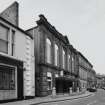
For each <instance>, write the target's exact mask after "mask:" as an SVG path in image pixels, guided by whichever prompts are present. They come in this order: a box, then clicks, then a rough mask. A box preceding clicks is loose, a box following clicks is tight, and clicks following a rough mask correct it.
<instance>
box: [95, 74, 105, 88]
mask: <svg viewBox="0 0 105 105" xmlns="http://www.w3.org/2000/svg"><path fill="white" fill-rule="evenodd" d="M96 81H97V84H96V86H97V88H105V75H101V74H96Z"/></svg>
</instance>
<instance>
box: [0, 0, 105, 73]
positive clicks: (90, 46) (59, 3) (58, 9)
mask: <svg viewBox="0 0 105 105" xmlns="http://www.w3.org/2000/svg"><path fill="white" fill-rule="evenodd" d="M13 1H14V0H0V12H1V11H2V10H3V9H5V8H6V7H8V6H9V5H10V4H11V3H13ZM17 1H18V2H19V6H20V7H19V19H20V23H19V24H20V27H21V28H23V29H28V28H30V27H33V26H36V23H35V21H36V20H38V19H39V18H38V15H39V14H44V15H45V17H46V18H47V19H48V21H49V22H50V23H51V24H52V25H54V26H55V27H56V29H57V30H58V31H59V32H60V33H62V34H63V35H67V36H68V38H69V41H70V43H71V44H72V45H73V46H74V47H75V48H76V49H78V50H79V51H80V52H82V54H83V55H84V56H85V57H86V58H87V59H88V60H89V61H90V62H91V63H92V64H93V66H94V69H95V71H96V72H97V73H101V74H105V47H104V45H105V0H17Z"/></svg>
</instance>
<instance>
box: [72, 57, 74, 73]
mask: <svg viewBox="0 0 105 105" xmlns="http://www.w3.org/2000/svg"><path fill="white" fill-rule="evenodd" d="M72 72H73V73H74V57H73V56H72Z"/></svg>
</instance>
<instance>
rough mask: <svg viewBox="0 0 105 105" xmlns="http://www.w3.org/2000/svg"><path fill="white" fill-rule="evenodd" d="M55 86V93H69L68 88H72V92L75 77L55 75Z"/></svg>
mask: <svg viewBox="0 0 105 105" xmlns="http://www.w3.org/2000/svg"><path fill="white" fill-rule="evenodd" d="M55 84H56V85H55V86H56V93H58V94H59V93H63V94H65V93H70V89H72V92H75V91H76V87H75V86H76V84H77V83H76V79H75V78H74V77H72V76H69V77H67V76H63V77H57V78H56V79H55Z"/></svg>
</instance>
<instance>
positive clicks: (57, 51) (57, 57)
mask: <svg viewBox="0 0 105 105" xmlns="http://www.w3.org/2000/svg"><path fill="white" fill-rule="evenodd" d="M55 65H56V66H58V65H59V49H58V46H57V45H56V44H55Z"/></svg>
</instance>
